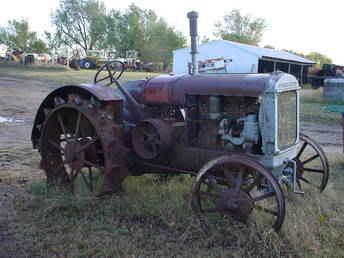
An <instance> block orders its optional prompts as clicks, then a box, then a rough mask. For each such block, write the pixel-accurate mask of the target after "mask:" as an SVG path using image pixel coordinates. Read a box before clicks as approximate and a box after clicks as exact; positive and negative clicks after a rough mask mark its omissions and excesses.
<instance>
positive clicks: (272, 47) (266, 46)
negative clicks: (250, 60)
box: [264, 45, 276, 49]
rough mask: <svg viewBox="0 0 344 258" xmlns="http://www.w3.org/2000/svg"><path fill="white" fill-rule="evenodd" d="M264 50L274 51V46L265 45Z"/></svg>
mask: <svg viewBox="0 0 344 258" xmlns="http://www.w3.org/2000/svg"><path fill="white" fill-rule="evenodd" d="M264 48H270V49H276V48H275V47H274V46H271V45H265V46H264Z"/></svg>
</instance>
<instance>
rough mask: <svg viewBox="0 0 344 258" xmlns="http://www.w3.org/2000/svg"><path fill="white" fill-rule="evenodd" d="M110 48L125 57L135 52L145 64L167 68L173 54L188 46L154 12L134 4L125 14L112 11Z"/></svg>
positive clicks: (110, 18) (109, 36) (109, 32)
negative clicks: (161, 64) (128, 53)
mask: <svg viewBox="0 0 344 258" xmlns="http://www.w3.org/2000/svg"><path fill="white" fill-rule="evenodd" d="M107 23H108V26H107V28H108V29H107V32H108V33H107V39H108V40H107V44H108V46H111V47H112V48H115V49H116V50H117V52H118V54H119V55H120V56H122V57H125V56H126V52H127V51H128V50H136V51H138V52H139V54H140V59H141V60H142V61H144V62H155V63H157V62H160V63H163V65H164V68H166V67H167V66H168V65H169V64H170V63H171V62H172V51H173V50H175V49H177V48H181V47H184V46H185V42H186V41H185V38H184V37H183V35H182V34H181V33H179V32H177V31H176V30H175V29H174V28H172V27H171V26H169V25H168V24H167V23H166V21H165V20H164V19H163V18H161V17H160V18H159V17H158V16H157V15H156V14H155V12H154V11H152V10H145V9H141V8H140V7H138V6H136V5H135V4H131V5H130V6H129V8H128V9H127V10H125V11H124V12H123V13H121V12H119V11H116V10H111V11H110V13H109V15H108V17H107Z"/></svg>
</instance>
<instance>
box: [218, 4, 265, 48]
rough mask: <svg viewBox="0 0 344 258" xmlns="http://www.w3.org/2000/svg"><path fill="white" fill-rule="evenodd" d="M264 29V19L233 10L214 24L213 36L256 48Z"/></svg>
mask: <svg viewBox="0 0 344 258" xmlns="http://www.w3.org/2000/svg"><path fill="white" fill-rule="evenodd" d="M266 27H267V24H266V21H265V19H263V18H257V17H253V16H251V15H243V14H242V13H241V11H240V10H238V9H234V10H232V11H231V12H230V13H228V14H226V15H225V16H224V17H223V21H222V22H219V23H217V24H215V31H214V36H216V37H218V38H221V39H225V40H231V41H236V42H240V43H244V44H249V45H255V46H257V45H258V44H259V42H260V41H261V39H262V36H263V32H264V30H265V29H266Z"/></svg>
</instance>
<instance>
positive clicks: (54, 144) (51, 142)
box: [48, 140, 64, 153]
mask: <svg viewBox="0 0 344 258" xmlns="http://www.w3.org/2000/svg"><path fill="white" fill-rule="evenodd" d="M48 142H49V143H50V144H51V145H52V146H54V147H55V148H56V149H58V150H60V151H62V153H64V149H63V148H62V147H61V146H60V145H59V144H58V143H56V142H54V141H53V140H49V141H48Z"/></svg>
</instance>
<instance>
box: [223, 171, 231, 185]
mask: <svg viewBox="0 0 344 258" xmlns="http://www.w3.org/2000/svg"><path fill="white" fill-rule="evenodd" d="M223 173H224V175H225V178H226V182H227V184H228V186H229V187H231V186H232V183H233V182H232V180H231V179H233V175H232V174H231V172H230V171H229V169H228V168H227V167H225V168H224V169H223Z"/></svg>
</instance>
